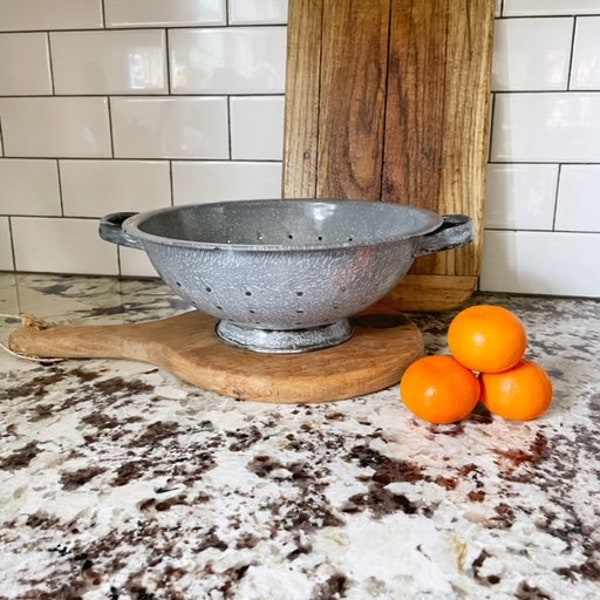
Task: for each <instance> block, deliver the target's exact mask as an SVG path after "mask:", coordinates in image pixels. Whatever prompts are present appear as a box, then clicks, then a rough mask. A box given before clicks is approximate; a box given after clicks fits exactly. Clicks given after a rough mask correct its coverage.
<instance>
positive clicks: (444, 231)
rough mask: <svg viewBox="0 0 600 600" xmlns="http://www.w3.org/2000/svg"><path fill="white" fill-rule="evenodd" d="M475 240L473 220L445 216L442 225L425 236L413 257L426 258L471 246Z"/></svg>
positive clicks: (464, 216)
mask: <svg viewBox="0 0 600 600" xmlns="http://www.w3.org/2000/svg"><path fill="white" fill-rule="evenodd" d="M474 239H475V227H474V225H473V219H471V217H467V216H466V215H444V217H443V222H442V224H441V225H440V226H439V227H438V228H437V229H436V230H435V231H432V232H431V233H428V234H426V235H424V236H423V237H422V238H421V241H420V242H419V245H418V246H417V249H416V250H415V252H413V256H414V257H415V258H416V257H418V256H425V255H426V254H433V253H435V252H443V251H444V250H451V249H452V248H458V247H459V246H464V245H465V244H469V243H470V242H472V241H473V240H474Z"/></svg>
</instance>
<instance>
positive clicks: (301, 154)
mask: <svg viewBox="0 0 600 600" xmlns="http://www.w3.org/2000/svg"><path fill="white" fill-rule="evenodd" d="M311 11H312V13H314V14H307V13H310V12H311ZM493 11H494V2H493V0H373V1H369V2H359V1H357V0H311V2H310V3H308V2H304V0H290V17H289V25H288V27H289V33H288V35H289V39H290V42H289V52H291V53H292V54H291V55H290V54H288V85H287V88H286V136H285V149H284V186H283V196H284V197H288V198H291V197H299V196H308V197H318V198H324V197H338V198H355V199H365V200H383V201H387V202H399V203H402V204H409V205H413V206H420V207H424V208H429V209H431V210H434V211H435V212H438V213H440V214H452V213H462V214H467V215H469V216H470V217H471V218H472V219H473V221H474V224H475V229H476V240H475V242H474V243H473V244H471V245H469V246H466V247H462V248H459V249H456V250H452V251H448V252H443V253H437V254H435V255H432V256H427V257H422V258H419V259H418V260H417V261H415V265H414V266H413V268H412V270H411V273H412V275H413V276H414V277H409V278H406V279H405V280H404V281H403V282H402V283H401V284H400V286H399V287H398V288H396V289H395V290H394V291H393V292H392V293H391V294H390V295H389V296H388V297H387V298H386V303H387V304H388V305H390V306H392V305H393V304H394V303H397V306H398V307H400V306H401V307H402V310H450V309H452V308H456V307H457V306H460V305H461V304H462V303H464V302H465V301H466V300H467V299H468V298H469V296H470V295H471V293H472V292H473V290H474V289H475V288H476V285H477V280H478V276H479V270H480V255H481V243H482V233H483V225H482V219H483V199H484V193H485V170H486V163H487V148H488V136H489V100H490V73H491V58H492V34H493V23H494V18H493ZM297 15H301V19H298V20H297V19H296V16H297ZM316 22H319V23H320V35H321V37H320V40H317V39H316V38H315V30H311V31H307V30H306V29H305V27H309V25H308V24H309V23H316ZM308 38H310V43H308V42H306V40H307V39H308ZM297 69H299V70H297ZM297 115H310V118H304V120H302V121H301V122H298V121H297V120H296V119H297ZM315 152H316V156H315ZM307 161H308V162H309V163H310V169H309V168H308V167H307ZM307 172H310V185H307V184H306V180H307V176H306V173H307ZM313 174H314V178H313ZM311 192H313V193H311ZM441 277H445V278H446V281H444V282H443V283H442V280H441V279H440V278H441ZM453 285H454V289H453ZM440 286H441V289H444V290H445V292H446V293H445V294H444V295H443V297H440V295H439V290H440ZM452 290H453V291H452Z"/></svg>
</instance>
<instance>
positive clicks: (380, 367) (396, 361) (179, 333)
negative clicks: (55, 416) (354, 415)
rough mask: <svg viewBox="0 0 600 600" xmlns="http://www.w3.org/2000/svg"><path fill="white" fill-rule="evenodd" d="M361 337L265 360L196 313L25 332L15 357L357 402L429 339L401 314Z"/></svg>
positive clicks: (361, 326) (367, 322)
mask: <svg viewBox="0 0 600 600" xmlns="http://www.w3.org/2000/svg"><path fill="white" fill-rule="evenodd" d="M352 322H353V325H354V334H353V335H352V337H351V338H350V339H349V340H347V341H346V342H344V343H342V344H340V345H339V346H335V347H332V348H327V349H324V350H318V351H315V352H307V353H305V354H285V355H284V354H259V353H256V352H251V351H249V350H240V349H238V348H233V347H231V346H228V345H227V344H225V343H224V342H222V341H221V340H220V339H219V338H218V337H217V335H216V334H215V326H216V324H217V320H216V319H214V318H213V317H210V316H208V315H206V314H204V313H201V312H199V311H193V312H189V313H185V314H183V315H178V316H176V317H171V318H169V319H164V320H161V321H152V322H147V323H136V324H128V325H84V326H80V327H76V326H55V327H45V328H41V329H39V328H36V327H33V326H29V327H22V328H21V329H17V330H16V331H14V332H13V333H12V334H11V336H10V340H9V344H10V348H11V350H12V351H13V352H16V353H18V354H22V355H28V356H36V357H42V358H56V357H58V358H121V359H131V360H139V361H143V362H148V363H151V364H154V365H157V366H160V367H163V368H165V369H167V370H169V371H171V372H172V373H174V374H175V375H177V376H179V377H180V378H181V379H183V380H185V381H188V382H189V383H192V384H194V385H198V386H200V387H202V388H204V389H206V390H211V391H214V392H218V393H220V394H223V395H225V396H231V397H234V398H239V399H241V400H256V401H260V402H281V403H314V402H329V401H333V400H342V399H346V398H354V397H356V396H361V395H364V394H369V393H371V392H375V391H378V390H382V389H384V388H387V387H389V386H391V385H394V384H395V383H398V381H400V378H401V376H402V373H403V372H404V370H405V369H406V368H407V367H408V365H409V364H410V363H411V362H413V361H414V360H415V359H417V358H418V357H419V356H420V355H421V354H422V352H423V339H422V336H421V333H420V332H419V330H418V329H417V327H415V326H414V325H413V324H412V323H410V322H409V321H407V320H406V319H405V318H404V317H401V316H392V317H390V316H385V315H370V316H362V317H356V318H355V319H353V320H352Z"/></svg>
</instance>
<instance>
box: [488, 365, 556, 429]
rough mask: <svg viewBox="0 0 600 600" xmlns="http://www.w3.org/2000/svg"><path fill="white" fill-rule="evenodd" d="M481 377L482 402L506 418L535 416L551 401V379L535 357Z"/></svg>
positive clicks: (544, 410) (546, 407)
mask: <svg viewBox="0 0 600 600" xmlns="http://www.w3.org/2000/svg"><path fill="white" fill-rule="evenodd" d="M480 380H481V402H482V403H483V404H484V406H485V407H486V408H487V409H488V410H489V411H490V412H491V413H493V414H495V415H498V416H500V417H504V418H505V419H515V420H519V421H529V420H530V419H535V418H536V417H539V416H541V415H543V414H544V413H545V412H546V411H547V410H548V408H549V407H550V404H551V403H552V391H553V390H552V381H551V380H550V377H549V375H548V373H546V371H545V370H544V369H543V368H542V367H541V366H540V365H539V364H537V363H536V362H534V361H532V360H523V361H521V362H520V363H518V364H517V365H516V366H514V367H513V368H512V369H509V370H508V371H503V372H502V373H481V375H480Z"/></svg>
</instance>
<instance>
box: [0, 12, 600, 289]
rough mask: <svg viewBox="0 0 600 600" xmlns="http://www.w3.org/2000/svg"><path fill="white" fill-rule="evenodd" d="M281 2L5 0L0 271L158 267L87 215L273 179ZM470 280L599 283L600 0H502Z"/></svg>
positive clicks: (264, 194)
mask: <svg viewBox="0 0 600 600" xmlns="http://www.w3.org/2000/svg"><path fill="white" fill-rule="evenodd" d="M286 21H287V0H170V1H169V2H165V1H164V0H45V1H44V2H39V1H38V0H0V270H9V271H10V270H18V271H49V272H65V273H89V274H92V273H93V274H109V275H119V274H120V275H126V276H137V275H142V276H144V275H154V274H155V272H154V270H153V268H152V267H151V265H150V264H149V262H148V260H147V259H146V257H145V255H144V254H143V253H141V252H137V251H135V250H131V249H128V248H117V247H116V246H113V245H112V244H108V243H106V242H103V241H102V240H100V239H99V237H98V235H97V220H98V217H100V216H102V215H104V214H107V213H109V212H114V211H119V210H136V211H143V210H150V209H153V208H158V207H161V206H168V205H171V204H187V203H192V202H208V201H211V200H236V199H244V198H250V199H254V198H277V197H279V196H280V193H281V160H282V146H283V108H284V89H285V63H286V33H287V32H286ZM492 79H493V82H492V87H493V110H492V135H491V144H490V159H489V165H488V186H487V198H486V214H485V223H486V224H485V233H484V258H483V269H482V276H481V282H480V287H481V289H483V290H489V291H513V292H525V293H543V294H558V295H582V296H600V261H599V260H598V255H600V0H503V1H501V0H498V1H497V2H496V36H495V52H494V67H493V78H492Z"/></svg>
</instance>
